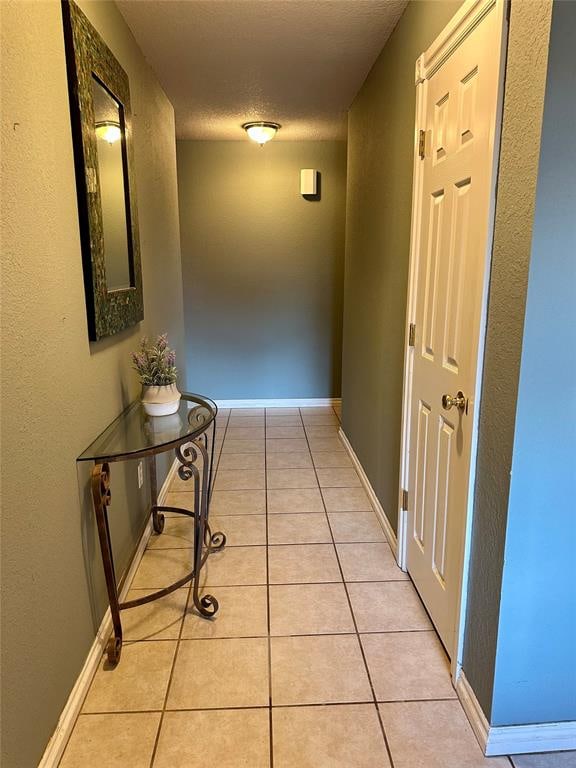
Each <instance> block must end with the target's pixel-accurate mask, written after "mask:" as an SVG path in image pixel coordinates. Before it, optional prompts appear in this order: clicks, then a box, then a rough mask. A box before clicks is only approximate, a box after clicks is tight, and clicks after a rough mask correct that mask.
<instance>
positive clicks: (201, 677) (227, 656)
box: [167, 638, 268, 737]
mask: <svg viewBox="0 0 576 768" xmlns="http://www.w3.org/2000/svg"><path fill="white" fill-rule="evenodd" d="M267 704H268V641H267V640H266V639H265V638H256V639H252V638H251V639H245V638H242V639H235V640H182V641H181V643H180V646H179V649H178V656H177V657H176V663H175V664H174V672H173V674H172V684H171V686H170V692H169V694H168V703H167V708H168V709H219V708H223V707H260V706H266V705H267ZM214 736H215V737H217V734H214Z"/></svg>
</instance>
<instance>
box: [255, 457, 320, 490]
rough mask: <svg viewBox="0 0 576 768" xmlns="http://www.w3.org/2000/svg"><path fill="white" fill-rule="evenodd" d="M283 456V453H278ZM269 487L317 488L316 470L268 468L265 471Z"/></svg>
mask: <svg viewBox="0 0 576 768" xmlns="http://www.w3.org/2000/svg"><path fill="white" fill-rule="evenodd" d="M278 455H279V456H283V455H285V454H281V453H280V454H278ZM266 482H267V487H268V488H269V489H276V490H277V489H282V488H318V481H317V480H316V472H315V471H314V470H313V469H269V470H268V471H267V472H266Z"/></svg>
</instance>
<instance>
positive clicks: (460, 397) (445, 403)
mask: <svg viewBox="0 0 576 768" xmlns="http://www.w3.org/2000/svg"><path fill="white" fill-rule="evenodd" d="M453 406H456V408H458V410H459V411H466V410H467V406H468V400H467V399H466V397H465V396H464V392H462V391H458V392H457V393H456V395H455V396H454V397H452V395H442V408H444V410H445V411H449V410H450V408H452V407H453Z"/></svg>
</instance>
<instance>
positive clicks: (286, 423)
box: [266, 413, 302, 427]
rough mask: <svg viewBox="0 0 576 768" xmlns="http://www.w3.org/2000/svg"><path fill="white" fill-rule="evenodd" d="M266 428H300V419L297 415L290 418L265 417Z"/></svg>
mask: <svg viewBox="0 0 576 768" xmlns="http://www.w3.org/2000/svg"><path fill="white" fill-rule="evenodd" d="M266 426H267V427H301V426H302V419H301V418H300V414H299V413H295V414H293V415H292V416H268V414H267V415H266Z"/></svg>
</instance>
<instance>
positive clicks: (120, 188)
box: [92, 77, 132, 291]
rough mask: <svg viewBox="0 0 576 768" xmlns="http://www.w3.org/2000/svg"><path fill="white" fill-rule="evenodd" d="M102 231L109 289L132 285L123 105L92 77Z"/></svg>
mask: <svg viewBox="0 0 576 768" xmlns="http://www.w3.org/2000/svg"><path fill="white" fill-rule="evenodd" d="M92 96H93V100H94V121H95V126H94V127H95V131H96V145H97V152H98V176H99V180H100V196H101V200H102V231H103V237H104V261H105V265H106V286H107V289H108V291H116V290H120V289H122V288H129V287H130V286H131V284H132V280H131V269H130V259H131V248H130V243H129V239H128V238H129V226H128V225H129V220H128V216H127V210H126V188H125V183H126V179H125V167H124V147H123V142H122V130H123V120H122V111H121V110H122V106H121V104H119V103H118V101H116V99H115V98H114V97H113V96H112V95H111V94H110V93H109V92H108V91H107V90H106V88H104V86H103V85H102V84H101V83H100V82H99V81H98V80H97V79H96V78H95V77H93V78H92Z"/></svg>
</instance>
